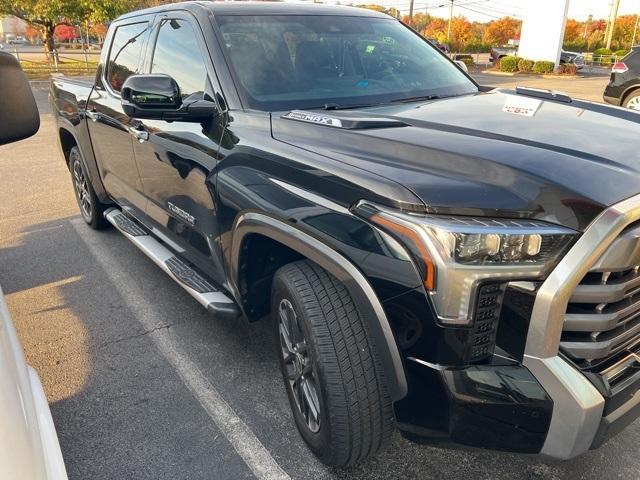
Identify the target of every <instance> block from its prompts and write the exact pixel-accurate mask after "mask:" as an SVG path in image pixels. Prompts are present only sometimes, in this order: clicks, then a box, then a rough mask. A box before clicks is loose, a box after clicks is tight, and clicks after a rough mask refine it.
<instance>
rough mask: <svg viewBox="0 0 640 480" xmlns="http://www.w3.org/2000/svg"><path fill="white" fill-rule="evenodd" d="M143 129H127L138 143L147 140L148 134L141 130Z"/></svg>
mask: <svg viewBox="0 0 640 480" xmlns="http://www.w3.org/2000/svg"><path fill="white" fill-rule="evenodd" d="M141 128H143V127H129V133H130V134H131V135H133V136H134V137H135V138H136V140H138V141H139V142H140V143H142V142H146V141H147V140H149V132H147V131H146V130H141Z"/></svg>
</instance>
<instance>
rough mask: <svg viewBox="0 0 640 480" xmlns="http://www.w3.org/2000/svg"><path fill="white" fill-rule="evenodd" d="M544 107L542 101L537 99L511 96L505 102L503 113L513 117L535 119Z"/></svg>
mask: <svg viewBox="0 0 640 480" xmlns="http://www.w3.org/2000/svg"><path fill="white" fill-rule="evenodd" d="M540 105H542V100H538V99H536V98H526V97H516V96H509V97H507V100H506V101H505V102H504V106H503V107H502V111H503V112H505V113H511V114H512V115H522V116H523V117H533V116H534V115H535V114H536V112H537V111H538V109H539V108H540Z"/></svg>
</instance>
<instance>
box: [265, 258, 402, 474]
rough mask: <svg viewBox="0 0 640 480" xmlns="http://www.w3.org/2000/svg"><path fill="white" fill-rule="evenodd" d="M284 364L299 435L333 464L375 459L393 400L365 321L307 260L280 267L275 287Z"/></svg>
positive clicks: (389, 420) (337, 284)
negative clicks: (369, 338) (368, 458)
mask: <svg viewBox="0 0 640 480" xmlns="http://www.w3.org/2000/svg"><path fill="white" fill-rule="evenodd" d="M271 306H272V310H271V311H272V316H273V325H274V331H275V335H276V337H277V344H278V354H279V358H280V366H281V368H282V373H283V376H284V380H285V387H286V390H287V395H288V397H289V402H290V404H291V409H292V411H293V416H294V419H295V422H296V426H297V427H298V431H299V432H300V434H301V435H302V437H303V438H304V440H305V441H306V443H307V444H308V445H309V448H310V449H311V450H312V451H313V452H314V453H315V454H316V455H317V456H318V457H319V458H320V460H322V461H323V462H324V463H326V464H328V465H335V466H348V465H353V464H355V463H357V462H359V461H362V460H364V459H365V458H367V457H369V456H370V455H373V454H375V453H376V452H377V451H378V450H379V449H380V448H381V447H382V446H383V445H384V444H385V443H386V442H387V440H388V439H389V437H390V434H391V431H392V428H393V421H394V419H393V410H392V402H391V399H390V397H389V394H388V393H387V389H386V385H385V383H384V378H383V376H382V374H381V366H380V362H379V359H378V358H377V356H376V353H375V348H374V346H373V345H372V344H370V343H369V341H368V338H367V335H366V332H365V328H364V325H363V320H362V318H361V316H360V314H359V312H358V310H357V308H356V306H355V304H354V303H353V300H352V299H351V296H350V295H349V292H348V291H347V289H346V288H345V287H344V285H343V284H342V283H340V282H339V281H338V280H337V279H336V278H334V277H333V276H331V275H330V274H329V273H328V272H326V271H325V270H323V269H321V268H320V267H318V266H317V265H315V264H313V263H311V262H308V261H299V262H294V263H291V264H288V265H285V266H284V267H282V268H280V269H279V270H278V271H277V272H276V275H275V277H274V281H273V288H272V298H271Z"/></svg>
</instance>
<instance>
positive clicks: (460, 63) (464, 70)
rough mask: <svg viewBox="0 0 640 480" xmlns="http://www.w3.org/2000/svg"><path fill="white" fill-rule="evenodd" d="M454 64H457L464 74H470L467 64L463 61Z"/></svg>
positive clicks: (456, 61)
mask: <svg viewBox="0 0 640 480" xmlns="http://www.w3.org/2000/svg"><path fill="white" fill-rule="evenodd" d="M454 62H455V63H456V65H457V66H458V68H459V69H460V70H462V71H463V72H464V73H469V68H468V67H467V64H466V63H464V62H463V61H462V60H454Z"/></svg>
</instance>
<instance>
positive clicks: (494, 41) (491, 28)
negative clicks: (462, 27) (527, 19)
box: [483, 17, 522, 45]
mask: <svg viewBox="0 0 640 480" xmlns="http://www.w3.org/2000/svg"><path fill="white" fill-rule="evenodd" d="M521 25H522V22H521V21H520V20H516V19H515V18H512V17H502V18H500V19H498V20H493V21H491V22H489V23H488V24H487V27H486V28H485V30H484V38H483V40H484V42H485V43H489V44H491V45H505V44H506V43H508V42H509V40H511V39H512V38H519V37H520V27H521Z"/></svg>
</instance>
